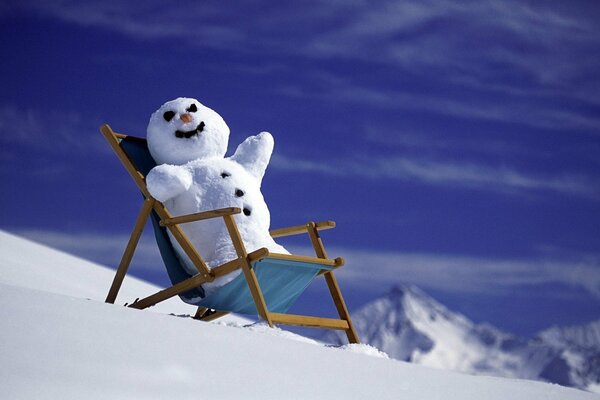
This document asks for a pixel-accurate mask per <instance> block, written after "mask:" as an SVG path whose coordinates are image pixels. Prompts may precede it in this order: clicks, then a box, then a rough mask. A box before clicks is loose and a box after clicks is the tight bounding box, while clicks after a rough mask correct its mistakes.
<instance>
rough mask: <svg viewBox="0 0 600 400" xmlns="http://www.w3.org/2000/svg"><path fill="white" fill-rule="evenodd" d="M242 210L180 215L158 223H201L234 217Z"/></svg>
mask: <svg viewBox="0 0 600 400" xmlns="http://www.w3.org/2000/svg"><path fill="white" fill-rule="evenodd" d="M241 212H242V210H241V209H239V208H237V207H227V208H219V209H217V210H211V211H202V212H198V213H194V214H186V215H180V216H178V217H173V218H165V219H163V220H162V221H160V226H171V225H177V224H185V223H187V222H194V221H201V220H203V219H211V218H218V217H224V216H226V215H234V214H239V213H241Z"/></svg>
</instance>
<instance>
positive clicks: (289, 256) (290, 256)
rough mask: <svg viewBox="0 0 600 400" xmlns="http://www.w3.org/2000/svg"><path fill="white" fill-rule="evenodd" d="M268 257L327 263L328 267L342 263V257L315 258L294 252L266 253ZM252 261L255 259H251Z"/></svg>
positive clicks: (339, 265) (338, 265)
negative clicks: (332, 258)
mask: <svg viewBox="0 0 600 400" xmlns="http://www.w3.org/2000/svg"><path fill="white" fill-rule="evenodd" d="M267 256H268V257H269V258H276V259H279V260H287V261H298V262H305V263H312V264H321V265H327V266H329V267H341V266H342V265H344V259H343V258H342V257H338V258H336V259H334V260H331V259H329V258H316V257H308V256H298V255H295V254H279V253H270V252H269V253H268V255H267ZM252 261H255V260H254V259H252Z"/></svg>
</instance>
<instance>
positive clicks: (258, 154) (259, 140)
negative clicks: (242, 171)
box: [231, 132, 275, 182]
mask: <svg viewBox="0 0 600 400" xmlns="http://www.w3.org/2000/svg"><path fill="white" fill-rule="evenodd" d="M274 145H275V143H274V140H273V136H271V134H270V133H269V132H261V133H259V134H258V135H256V136H250V137H248V138H246V140H244V141H243V142H242V143H241V144H240V145H239V146H238V147H237V149H236V150H235V154H234V155H233V156H231V160H233V161H235V162H237V163H238V164H240V165H242V166H243V167H244V168H246V170H247V171H248V172H249V173H250V174H252V175H253V176H254V177H255V178H257V179H258V181H259V182H260V181H261V180H262V178H263V176H264V174H265V170H266V169H267V165H268V164H269V160H270V159H271V154H272V153H273V146H274Z"/></svg>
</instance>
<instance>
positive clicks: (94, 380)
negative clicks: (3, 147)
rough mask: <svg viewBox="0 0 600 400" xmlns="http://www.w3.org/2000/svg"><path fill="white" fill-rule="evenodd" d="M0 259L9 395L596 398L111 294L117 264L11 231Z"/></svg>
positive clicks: (2, 370)
mask: <svg viewBox="0 0 600 400" xmlns="http://www.w3.org/2000/svg"><path fill="white" fill-rule="evenodd" d="M0 267H1V269H0V271H1V272H0V304H1V307H0V320H1V321H2V327H1V328H2V329H1V330H0V331H1V334H0V335H1V336H0V343H2V345H1V347H0V360H1V361H0V387H1V388H2V394H3V397H4V398H9V399H13V398H35V399H82V398H85V399H130V398H131V399H164V398H177V399H196V398H206V399H213V398H214V399H239V398H249V399H255V398H256V399H259V398H260V399H281V398H298V399H320V398H331V399H336V398H346V399H347V398H373V399H399V398H407V399H413V400H420V399H423V400H425V399H428V400H429V399H449V400H452V399H461V400H468V399H473V400H475V399H476V400H480V399H486V400H494V399H498V400H500V399H502V400H505V399H513V400H519V399H523V400H530V399H550V400H552V399H556V400H558V399H561V400H562V399H598V397H597V396H595V395H593V394H590V393H586V392H582V391H578V390H574V389H568V388H564V387H560V386H557V385H550V384H545V383H540V382H532V381H523V380H516V379H505V378H491V377H481V376H471V375H463V374H459V373H454V372H448V371H443V370H437V369H431V368H427V367H423V366H418V365H413V364H409V363H405V362H400V361H396V360H391V359H388V358H386V357H385V356H384V355H382V354H381V353H380V352H378V351H375V350H374V349H373V348H371V347H368V346H365V345H359V346H346V347H342V348H337V347H330V346H324V345H321V344H319V343H317V342H315V341H313V340H310V339H303V338H300V337H298V336H297V335H293V334H290V333H289V332H286V331H282V330H279V329H270V328H268V327H266V326H265V325H264V324H261V323H258V324H251V325H249V326H246V327H244V326H243V325H242V324H239V323H236V322H232V321H230V322H225V323H223V324H216V323H203V322H199V321H195V320H192V319H190V318H181V317H177V316H174V315H168V314H163V313H160V312H149V311H146V310H144V311H139V310H134V309H130V308H126V307H121V306H116V305H110V304H105V303H102V302H101V301H98V294H100V293H104V292H105V290H106V287H107V279H106V277H105V275H106V274H107V273H108V272H110V271H108V270H106V269H105V268H103V267H100V266H98V265H95V264H92V263H88V262H85V261H83V260H80V259H77V258H75V257H71V256H68V255H66V254H64V253H60V252H57V251H54V250H51V249H48V248H46V247H43V246H39V245H36V244H33V243H31V242H28V241H25V240H22V239H19V238H17V237H14V236H12V235H9V234H6V233H3V232H0ZM21 273H22V274H23V276H22V277H20V276H19V275H20V274H21ZM30 278H34V279H33V280H37V281H38V283H32V282H31V279H30ZM108 281H110V279H108ZM108 283H109V282H108ZM135 285H139V286H138V287H137V288H136V289H139V288H142V287H143V286H144V285H145V284H143V283H142V282H139V281H137V282H136V283H135ZM135 285H133V286H135ZM147 286H148V287H147V289H149V288H150V287H151V285H147ZM61 290H65V292H64V293H60V291H61ZM52 292H53V293H52ZM101 297H102V296H101ZM92 299H94V300H92ZM171 304H172V305H173V306H175V304H174V303H173V302H171ZM171 304H169V306H171ZM165 306H167V304H165ZM154 311H157V309H156V310H154Z"/></svg>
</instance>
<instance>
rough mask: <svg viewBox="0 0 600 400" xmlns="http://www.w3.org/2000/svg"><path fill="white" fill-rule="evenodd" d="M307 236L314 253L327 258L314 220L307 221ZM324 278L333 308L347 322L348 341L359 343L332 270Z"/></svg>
mask: <svg viewBox="0 0 600 400" xmlns="http://www.w3.org/2000/svg"><path fill="white" fill-rule="evenodd" d="M307 230H308V236H309V237H310V241H311V242H312V245H313V248H314V249H315V253H316V254H317V257H319V258H327V253H326V252H325V246H324V245H323V241H322V240H321V237H320V235H319V231H318V230H317V227H316V225H315V223H314V222H309V223H308V224H307ZM324 275H325V280H326V281H327V286H328V287H329V292H330V293H331V297H332V298H333V302H334V304H335V308H336V309H337V312H338V314H339V316H340V318H341V319H343V320H344V321H346V322H348V330H346V336H348V341H349V342H350V343H360V339H359V338H358V334H357V333H356V330H355V329H354V325H353V324H352V320H351V319H350V313H349V312H348V308H347V307H346V302H345V301H344V297H343V296H342V291H341V290H340V286H339V285H338V283H337V279H335V276H334V275H333V271H330V272H326V273H325V274H324Z"/></svg>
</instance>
